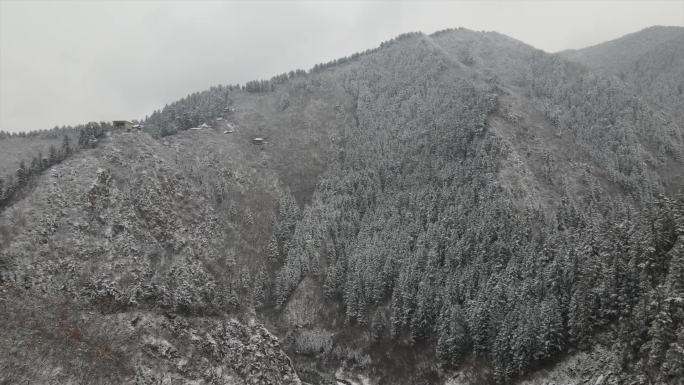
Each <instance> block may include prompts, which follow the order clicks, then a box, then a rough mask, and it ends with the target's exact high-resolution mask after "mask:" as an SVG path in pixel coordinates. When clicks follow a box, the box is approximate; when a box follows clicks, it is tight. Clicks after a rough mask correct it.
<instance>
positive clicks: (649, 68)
mask: <svg viewBox="0 0 684 385" xmlns="http://www.w3.org/2000/svg"><path fill="white" fill-rule="evenodd" d="M560 54H561V55H562V56H564V57H566V58H568V59H570V60H573V61H577V62H579V63H583V64H585V65H587V66H588V67H590V68H592V69H593V70H595V71H597V72H599V73H602V74H606V75H611V76H616V77H618V78H620V79H621V80H623V81H624V82H625V83H627V84H629V85H631V86H632V87H633V88H634V90H635V91H636V92H637V93H638V94H639V95H641V96H643V97H645V98H647V99H648V100H650V101H651V102H653V103H655V104H657V105H659V106H662V108H664V109H666V110H667V111H668V112H669V113H671V114H672V115H674V116H675V117H676V118H677V119H679V123H680V125H681V124H682V123H683V122H684V112H682V111H684V102H683V100H684V28H683V27H661V26H656V27H650V28H646V29H644V30H642V31H639V32H635V33H632V34H629V35H625V36H623V37H621V38H619V39H615V40H612V41H608V42H605V43H601V44H598V45H595V46H592V47H587V48H583V49H579V50H571V51H564V52H561V53H560Z"/></svg>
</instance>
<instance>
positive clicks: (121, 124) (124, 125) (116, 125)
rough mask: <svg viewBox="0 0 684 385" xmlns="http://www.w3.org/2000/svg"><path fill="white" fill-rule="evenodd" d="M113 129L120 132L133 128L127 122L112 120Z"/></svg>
mask: <svg viewBox="0 0 684 385" xmlns="http://www.w3.org/2000/svg"><path fill="white" fill-rule="evenodd" d="M112 125H113V126H114V128H119V129H122V130H126V131H130V130H131V128H133V123H131V122H129V121H128V120H114V121H112Z"/></svg>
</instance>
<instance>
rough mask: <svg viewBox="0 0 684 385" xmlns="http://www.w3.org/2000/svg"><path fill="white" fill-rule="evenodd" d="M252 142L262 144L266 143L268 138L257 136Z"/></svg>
mask: <svg viewBox="0 0 684 385" xmlns="http://www.w3.org/2000/svg"><path fill="white" fill-rule="evenodd" d="M252 143H254V144H257V145H261V144H264V143H266V140H265V139H264V138H261V137H258V136H257V137H256V138H254V139H252Z"/></svg>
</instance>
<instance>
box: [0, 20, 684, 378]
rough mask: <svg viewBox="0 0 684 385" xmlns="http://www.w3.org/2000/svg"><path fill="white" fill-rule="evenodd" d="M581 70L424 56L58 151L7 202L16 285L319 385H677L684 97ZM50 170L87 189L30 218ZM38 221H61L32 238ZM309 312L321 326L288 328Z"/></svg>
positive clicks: (379, 54)
mask: <svg viewBox="0 0 684 385" xmlns="http://www.w3.org/2000/svg"><path fill="white" fill-rule="evenodd" d="M649 41H650V40H649ZM667 42H668V43H667V44H666V45H664V46H661V47H660V48H659V50H660V51H662V52H661V54H662V55H663V57H665V56H668V55H671V56H672V57H673V59H672V60H673V61H676V60H679V59H678V58H679V56H677V55H676V54H673V53H672V52H670V50H673V49H675V48H672V47H674V46H676V44H675V43H673V42H672V41H670V40H667ZM660 51H659V52H660ZM647 52H650V51H647ZM568 55H569V54H567V53H564V54H561V55H552V54H548V53H545V52H543V51H540V50H536V49H534V48H532V47H530V46H527V45H525V44H523V43H521V42H518V41H515V40H514V39H511V38H508V37H506V36H503V35H500V34H497V33H493V32H482V33H480V32H473V31H468V30H465V29H454V30H444V31H439V32H436V33H434V34H432V35H425V34H422V33H408V34H404V35H400V36H398V37H397V38H395V39H392V40H390V41H387V42H384V43H383V44H381V46H380V47H378V48H374V49H370V50H367V51H364V52H361V53H356V54H353V55H350V56H347V57H344V58H340V59H337V60H333V61H330V62H327V63H322V64H317V65H315V66H314V67H313V68H311V69H310V70H308V71H304V70H296V71H290V72H288V73H283V74H280V75H276V76H274V77H273V78H271V79H268V80H254V81H250V82H247V83H246V84H244V85H228V86H216V87H212V88H210V89H209V90H206V91H203V92H197V93H193V94H190V95H188V96H187V97H185V98H182V99H180V100H178V101H176V102H174V103H170V104H168V105H167V106H165V107H164V108H163V109H160V110H158V111H154V112H153V113H152V114H151V115H150V116H149V117H147V118H146V119H144V127H145V128H144V131H145V132H132V133H125V132H119V133H114V134H112V135H110V136H107V137H106V139H105V136H104V135H105V132H106V131H108V130H111V127H110V126H109V125H107V124H105V123H102V124H98V125H88V126H83V127H78V128H75V129H74V131H69V132H68V133H67V132H65V133H62V132H61V131H60V135H62V137H63V139H62V142H61V145H60V146H59V147H57V146H54V145H53V146H52V147H50V150H49V152H48V154H47V157H44V156H43V155H42V154H36V156H35V157H34V158H32V159H31V158H30V157H28V158H26V161H25V162H22V163H21V164H20V165H19V168H18V169H17V171H16V173H14V174H12V175H10V176H8V177H4V178H2V179H0V206H2V205H5V206H8V207H9V206H10V205H13V207H15V210H13V213H4V214H3V213H2V212H0V219H1V220H2V222H0V224H2V225H3V226H5V227H4V228H8V227H10V225H5V223H9V224H11V226H13V228H12V231H5V232H6V233H7V235H5V236H4V238H3V242H4V243H3V244H0V267H2V268H3V269H6V270H7V271H8V273H7V274H6V276H12V277H20V278H16V279H17V280H18V281H19V282H20V283H21V284H22V285H24V286H25V287H26V288H30V287H34V286H35V287H37V288H38V287H40V288H41V289H42V290H43V291H46V290H47V289H45V288H46V287H53V288H55V287H56V288H58V289H57V290H61V291H63V292H65V293H67V296H68V297H69V299H70V300H73V301H75V302H76V301H81V302H78V303H79V306H85V305H84V304H88V305H91V306H93V307H94V308H96V309H100V311H101V312H102V313H103V314H127V315H129V316H130V317H131V318H133V317H136V318H135V319H134V321H131V322H132V325H133V326H131V328H134V327H136V326H135V324H133V322H135V323H137V322H139V321H136V320H138V319H139V318H137V317H142V319H145V317H144V316H140V315H138V313H135V312H137V311H141V312H142V311H149V312H158V313H160V314H164V315H165V317H167V318H169V319H171V320H175V321H173V322H177V323H180V322H186V321H178V319H177V318H176V317H178V318H182V317H188V318H196V319H203V317H206V318H207V319H209V318H211V317H217V316H220V315H226V314H231V315H234V314H239V316H240V317H245V316H246V317H252V316H256V317H261V318H262V319H264V320H265V321H266V322H268V323H269V325H272V326H273V327H274V328H275V329H281V331H282V335H283V337H284V338H283V341H284V342H283V344H284V349H285V350H286V351H287V353H288V354H292V355H293V357H295V359H294V361H295V367H296V368H297V369H298V370H300V369H302V370H300V375H302V378H303V379H304V376H305V375H306V376H308V377H306V381H311V382H313V383H317V382H316V381H317V380H316V378H317V377H316V376H315V375H313V374H311V372H312V370H311V367H310V366H306V365H305V363H306V362H307V360H314V361H316V365H317V366H316V365H314V366H315V370H320V371H324V370H327V371H331V372H335V371H336V370H337V369H338V368H341V367H345V368H352V369H357V370H367V371H368V372H374V371H375V372H374V373H381V374H382V373H383V372H382V369H378V368H377V366H380V365H382V363H383V362H384V363H386V362H387V361H393V360H394V359H395V358H396V357H393V356H392V355H391V354H389V353H388V352H393V349H395V348H396V349H398V350H401V349H403V350H402V351H415V352H417V353H416V354H417V355H423V356H424V357H422V358H418V359H417V361H420V360H422V361H424V362H422V361H421V362H411V363H410V365H409V367H410V368H411V369H412V368H417V367H421V365H423V366H422V368H423V369H424V368H425V367H426V366H430V368H429V369H425V370H426V371H427V370H430V371H433V372H435V373H438V375H443V374H444V373H448V372H450V371H458V370H466V369H468V370H470V369H473V368H475V369H476V370H479V371H480V372H481V373H482V378H484V380H483V382H488V383H489V382H491V383H499V384H504V383H511V382H513V381H517V380H518V379H520V378H523V377H524V376H526V375H528V374H530V373H531V372H534V371H535V370H537V369H540V368H545V367H549V366H550V365H552V364H554V363H556V362H558V361H559V360H561V359H562V358H564V357H565V356H567V355H570V354H573V353H576V352H581V351H589V350H591V349H592V348H593V347H595V346H596V345H597V344H598V342H597V341H599V340H604V339H608V340H611V341H612V342H611V343H612V345H611V346H610V349H611V350H612V352H614V354H615V356H616V357H617V361H618V365H619V366H620V370H621V371H622V373H624V374H625V377H624V378H626V379H629V380H630V381H631V382H630V383H634V384H661V383H667V384H675V383H678V382H677V381H681V379H682V378H684V369H682V368H684V349H683V348H682V347H683V346H684V194H682V190H681V188H682V186H684V179H683V178H682V177H683V176H682V173H681V170H682V167H683V164H682V162H684V130H683V129H682V125H681V123H682V121H681V120H680V119H679V115H678V112H676V111H675V110H674V109H673V108H672V106H673V105H675V103H674V102H672V103H665V102H664V101H663V98H666V97H672V96H674V95H677V93H676V92H679V91H675V90H674V89H673V88H668V91H667V93H661V94H658V95H656V94H653V93H649V94H648V97H642V95H641V94H638V93H637V91H636V88H638V87H639V86H640V85H642V84H645V83H644V82H645V80H643V78H642V77H640V76H641V75H639V74H642V75H643V74H644V73H648V71H647V70H644V71H641V72H633V73H632V72H630V74H631V75H628V74H625V75H624V76H620V75H619V74H617V75H616V74H606V73H602V72H600V71H598V70H596V69H595V68H592V66H590V65H588V64H587V63H581V62H580V63H577V62H572V61H569V60H567V59H566V56H568ZM598 56H600V55H598ZM608 57H610V55H608ZM675 59H676V60H675ZM596 60H598V59H596ZM639 60H640V63H643V62H644V60H645V59H644V58H640V59H639ZM640 65H641V64H639V65H635V66H636V67H635V68H651V66H650V65H647V66H646V67H639V66H640ZM644 65H646V64H644ZM630 76H632V77H630ZM664 78H665V77H663V79H664ZM630 79H631V80H630ZM203 123H208V124H210V125H213V126H214V127H213V128H211V129H205V130H191V131H187V130H189V129H190V128H196V127H199V126H200V125H201V124H203ZM227 124H230V127H231V130H230V131H227V130H226V131H224V130H223V128H221V127H228V126H227ZM233 127H234V128H236V129H235V132H234V131H233V130H232V128H233ZM55 132H56V131H55ZM76 133H77V134H76ZM147 134H149V135H147ZM1 136H3V135H0V137H1ZM256 136H260V137H261V136H263V137H266V138H268V143H266V144H259V145H256V144H253V143H252V139H253V138H254V137H256ZM0 140H3V139H1V138H0ZM27 156H28V155H27ZM79 157H81V158H79ZM79 161H80V162H81V163H78V162H79ZM52 166H56V167H61V168H60V170H63V171H64V172H65V173H67V171H69V170H74V169H77V170H78V172H76V171H72V172H71V173H70V176H69V178H66V177H65V178H63V179H55V180H53V182H52V183H55V184H57V183H61V184H64V186H60V189H61V188H62V187H63V188H64V192H62V191H61V190H60V189H57V188H55V189H51V188H49V186H42V188H41V189H39V191H38V193H36V194H34V195H35V196H29V193H30V192H31V189H30V188H24V187H25V186H29V187H30V186H32V185H38V184H39V183H40V180H41V179H40V175H41V172H42V171H44V170H46V169H48V168H50V167H52ZM79 173H80V174H79ZM84 180H87V181H88V182H87V183H86V182H83V181H84ZM47 183H49V182H47V181H46V182H45V184H47ZM38 187H40V186H38ZM19 192H22V193H21V194H20V193H19ZM60 194H61V195H60ZM23 197H28V198H27V200H26V201H21V198H23ZM31 199H33V200H31ZM45 202H49V203H50V204H52V202H59V204H60V205H62V206H61V209H60V210H56V209H55V210H54V212H53V211H50V210H51V209H49V208H46V207H49V205H48V204H46V203H45ZM29 203H32V204H35V205H37V206H39V207H41V208H42V209H43V210H45V212H46V213H47V214H46V215H42V214H41V212H40V211H38V212H37V213H30V215H29V214H27V215H28V216H29V219H28V220H26V219H23V220H21V221H20V220H16V217H21V216H22V215H23V213H22V211H21V208H22V207H23V208H24V209H26V208H27V207H29ZM22 205H23V206H22ZM17 213H18V214H17ZM15 214H16V215H15ZM32 220H33V222H32ZM20 222H24V224H23V225H17V223H20ZM34 222H36V223H37V224H35V225H33V223H34ZM26 223H28V224H26ZM40 226H43V227H40ZM60 226H63V227H62V230H59V228H60ZM33 227H36V228H38V229H40V230H36V229H34V228H33ZM64 227H68V229H69V231H68V232H67V231H64V230H63V228H64ZM10 233H11V234H10ZM67 233H75V234H77V235H76V236H74V238H69V236H67V235H66V234H67ZM33 245H37V246H35V247H36V249H35V250H34V249H33V247H34V246H33ZM104 245H106V246H104ZM41 258H44V259H45V260H44V261H43V260H41ZM4 272H5V271H4V270H0V273H4ZM50 274H51V275H50ZM41 275H50V276H49V278H44V277H42V276H41ZM37 276H39V278H36V277H37ZM3 277H4V275H0V283H3V282H4V281H2V280H4V278H3ZM13 279H14V278H13ZM32 285H33V286H32ZM50 285H52V286H50ZM302 298H306V299H307V301H309V302H305V305H304V306H305V307H307V309H304V310H306V311H308V312H311V313H315V314H317V316H316V317H318V318H316V317H312V318H311V319H308V320H305V321H301V319H304V318H306V317H305V316H303V315H301V314H296V315H295V316H294V318H296V320H295V321H291V320H290V319H291V318H293V316H292V313H293V312H294V313H297V309H300V310H301V306H302V305H301V302H302ZM297 306H300V307H299V308H298V307H297ZM293 309H294V310H293ZM304 310H302V311H301V313H306V311H304ZM121 317H124V316H121ZM300 318H301V319H300ZM212 319H213V318H212ZM108 322H109V321H108ZM144 322H145V321H143V324H144ZM193 322H194V321H193ZM283 330H284V331H283ZM190 335H193V336H194V334H192V333H190ZM350 340H353V342H354V343H353V344H352V343H350V342H349V341H350ZM352 345H353V346H352ZM205 348H206V349H215V348H207V347H206V346H205ZM155 349H156V348H155ZM203 349H204V348H203ZM378 351H382V354H378V353H377V352H378ZM154 354H156V355H159V354H160V353H159V350H155V351H154ZM212 354H215V353H212ZM384 354H389V355H388V356H387V357H389V358H384V359H385V360H386V361H382V360H383V358H382V357H381V356H382V355H384ZM170 355H171V356H172V354H170ZM397 355H399V353H397ZM379 356H380V357H381V358H378V357H379ZM432 357H436V358H437V360H435V362H436V363H434V365H433V363H432V362H431V360H432ZM176 358H177V357H174V359H176ZM426 362H427V364H426ZM174 365H175V364H174ZM298 365H300V366H298ZM373 365H375V367H374V366H373ZM411 365H413V366H411ZM431 365H432V366H431ZM304 369H306V370H304ZM174 370H175V369H174ZM241 370H242V369H241ZM405 370H410V369H405ZM179 371H181V372H182V370H181V369H179ZM288 373H289V372H288ZM385 373H386V372H385ZM288 375H289V374H288ZM380 376H381V375H380ZM413 378H414V377H407V379H404V380H405V381H411V380H412V379H413ZM391 381H393V379H385V383H391ZM320 383H324V381H320Z"/></svg>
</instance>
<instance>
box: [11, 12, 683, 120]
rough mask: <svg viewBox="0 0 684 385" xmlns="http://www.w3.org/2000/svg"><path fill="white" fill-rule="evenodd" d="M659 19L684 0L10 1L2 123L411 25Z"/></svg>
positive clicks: (171, 94)
mask: <svg viewBox="0 0 684 385" xmlns="http://www.w3.org/2000/svg"><path fill="white" fill-rule="evenodd" d="M651 25H680V26H681V25H684V1H682V0H680V1H623V2H618V1H603V2H598V1H592V2H590V1H505V2H504V1H499V2H471V1H455V2H447V1H438V2H410V1H394V2H390V1H385V2H380V1H378V2H351V1H338V2H285V1H276V2H266V1H259V2H254V1H252V2H236V1H233V2H220V1H211V2H208V1H206V2H199V1H193V2H181V1H167V2H161V1H156V2H152V1H146V2H145V1H136V2H134V1H116V2H114V1H111V2H105V1H49V2H43V1H22V2H20V1H7V0H0V130H5V131H22V130H33V129H44V128H51V127H53V126H55V125H68V124H78V123H85V122H87V121H91V120H96V121H100V120H112V119H137V118H142V117H144V116H145V115H146V114H149V113H150V112H152V111H153V110H154V109H158V108H161V107H163V106H164V104H166V103H168V102H172V101H174V100H176V99H179V98H181V97H183V96H185V95H187V94H188V93H191V92H195V91H200V90H203V89H205V88H208V87H210V86H212V85H217V84H234V83H244V82H246V81H248V80H252V79H257V78H270V77H271V76H272V75H274V74H277V73H282V72H285V71H288V70H291V69H295V68H303V69H308V68H310V67H311V66H313V65H314V64H316V63H319V62H324V61H328V60H330V59H334V58H337V57H340V56H344V55H348V54H351V53H353V52H356V51H361V50H364V49H366V48H371V47H375V46H377V45H378V44H379V43H380V42H381V41H383V40H387V39H389V38H391V37H393V36H395V35H398V34H400V33H403V32H409V31H418V30H420V31H423V32H426V33H431V32H433V31H435V30H439V29H444V28H450V27H466V28H470V29H474V30H494V31H497V32H501V33H503V34H506V35H509V36H511V37H514V38H516V39H519V40H522V41H524V42H526V43H528V44H531V45H533V46H535V47H537V48H541V49H544V50H546V51H550V52H555V51H559V50H563V49H568V48H580V47H584V46H588V45H593V44H596V43H599V42H602V41H605V40H610V39H613V38H617V37H619V36H621V35H624V34H626V33H630V32H635V31H637V30H640V29H642V28H645V27H648V26H651Z"/></svg>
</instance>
